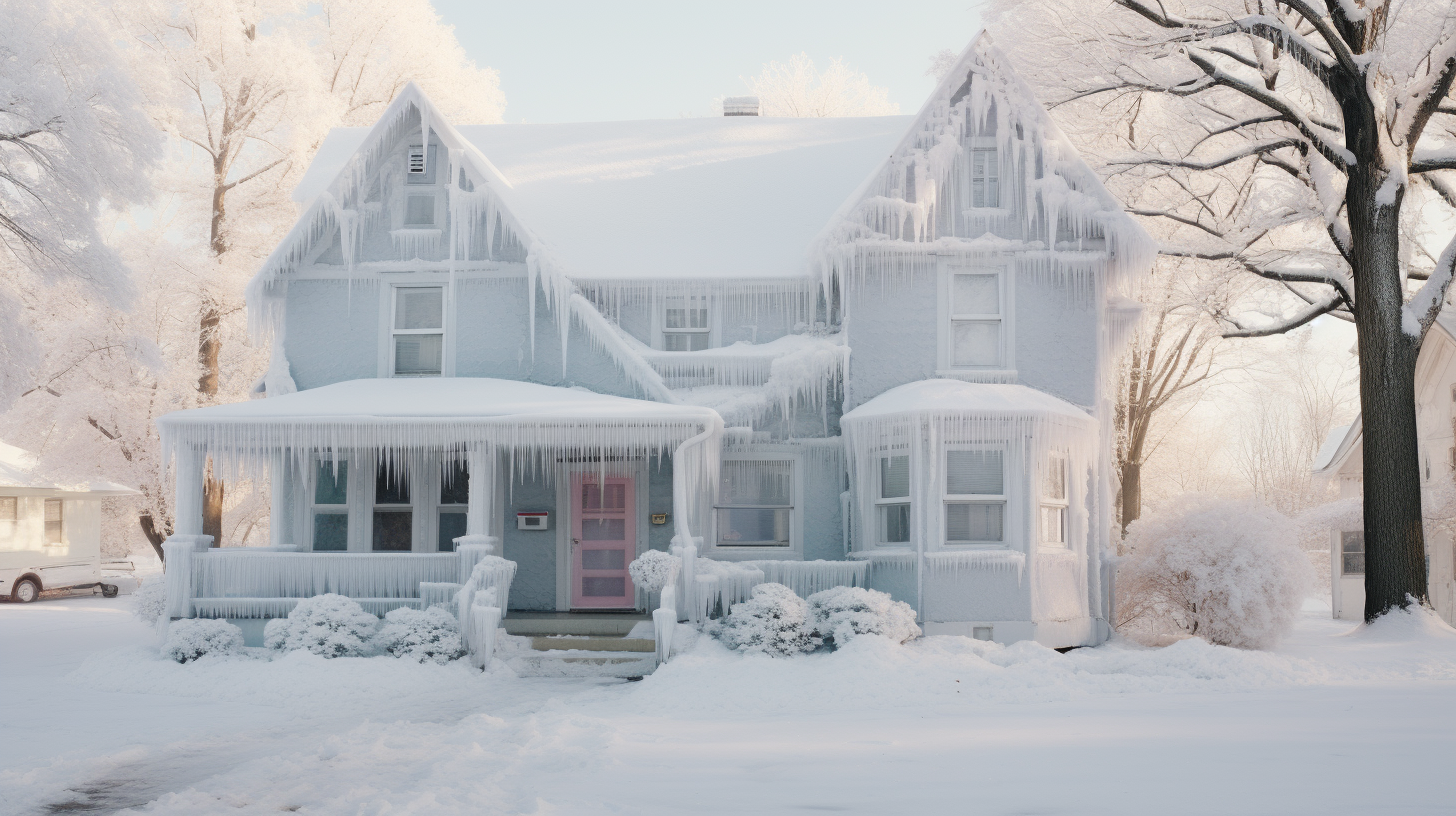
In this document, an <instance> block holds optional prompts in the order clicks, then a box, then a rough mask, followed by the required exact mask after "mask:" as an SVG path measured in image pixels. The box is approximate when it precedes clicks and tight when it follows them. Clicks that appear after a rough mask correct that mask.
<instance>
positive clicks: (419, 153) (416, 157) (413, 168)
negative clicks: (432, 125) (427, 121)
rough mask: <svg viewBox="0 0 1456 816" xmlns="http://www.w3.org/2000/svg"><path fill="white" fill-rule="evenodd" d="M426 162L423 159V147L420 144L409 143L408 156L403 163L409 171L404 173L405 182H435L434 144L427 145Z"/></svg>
mask: <svg viewBox="0 0 1456 816" xmlns="http://www.w3.org/2000/svg"><path fill="white" fill-rule="evenodd" d="M429 151H430V152H429V158H430V160H429V161H428V162H426V161H425V155H426V154H425V148H424V147H422V146H420V145H411V146H410V149H409V154H408V158H406V160H405V163H406V165H407V167H408V169H409V172H408V173H406V174H405V182H406V183H408V184H434V183H435V146H434V145H430V146H429Z"/></svg>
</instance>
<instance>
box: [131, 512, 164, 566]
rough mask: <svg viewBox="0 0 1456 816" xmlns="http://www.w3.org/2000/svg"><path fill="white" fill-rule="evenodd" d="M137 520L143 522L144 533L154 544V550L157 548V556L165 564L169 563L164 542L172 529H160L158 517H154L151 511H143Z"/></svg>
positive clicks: (149, 541) (150, 542)
mask: <svg viewBox="0 0 1456 816" xmlns="http://www.w3.org/2000/svg"><path fill="white" fill-rule="evenodd" d="M137 521H138V522H139V523H140V524H141V527H142V535H144V536H146V537H147V543H149V544H151V545H152V549H153V550H156V552H157V558H158V559H159V560H160V561H161V562H162V563H163V564H165V563H167V554H166V553H165V552H163V551H162V542H163V541H166V540H167V535H168V534H169V533H170V532H171V531H170V530H161V529H158V528H157V522H156V519H154V518H152V514H151V513H142V514H141V515H140V516H138V517H137Z"/></svg>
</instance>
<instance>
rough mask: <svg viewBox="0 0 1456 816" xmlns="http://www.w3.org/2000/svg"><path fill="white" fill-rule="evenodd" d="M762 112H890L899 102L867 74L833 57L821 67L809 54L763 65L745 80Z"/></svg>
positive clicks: (819, 114) (897, 109) (816, 114)
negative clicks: (875, 83) (755, 73)
mask: <svg viewBox="0 0 1456 816" xmlns="http://www.w3.org/2000/svg"><path fill="white" fill-rule="evenodd" d="M748 87H749V90H750V91H751V92H752V93H753V94H754V95H755V96H757V97H758V102H759V112H760V113H762V115H764V116H807V117H822V116H892V115H894V114H897V113H899V112H900V106H899V105H897V104H895V103H894V102H891V101H890V92H889V91H888V90H886V89H884V88H880V87H876V86H874V85H871V84H870V78H869V76H867V75H866V74H863V73H861V72H859V71H855V70H854V69H852V68H850V67H849V66H848V65H845V64H844V61H843V60H841V59H839V58H838V57H836V58H835V59H833V60H831V61H830V63H829V67H828V68H825V69H824V70H823V71H820V70H819V69H818V68H816V67H815V66H814V60H812V59H809V55H808V54H795V55H794V56H792V57H790V58H789V61H788V62H778V61H777V60H775V61H773V62H770V63H768V64H767V65H765V66H763V71H761V72H760V73H759V75H758V76H756V77H752V78H751V79H749V80H748Z"/></svg>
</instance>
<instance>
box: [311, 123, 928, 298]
mask: <svg viewBox="0 0 1456 816" xmlns="http://www.w3.org/2000/svg"><path fill="white" fill-rule="evenodd" d="M911 121H912V117H909V116H879V117H867V118H835V119H789V118H769V117H757V116H731V117H714V118H701V119H667V120H652V121H637V122H590V123H573V124H543V125H529V124H526V125H520V124H518V125H463V126H457V127H456V130H457V131H458V132H459V133H460V135H461V136H463V137H464V138H465V139H466V140H467V141H468V142H469V143H470V144H471V145H473V146H474V147H475V148H476V149H477V150H479V151H480V153H481V154H482V155H484V156H485V157H486V158H487V159H489V161H490V163H491V164H493V165H494V166H495V168H496V169H497V170H498V171H499V172H500V174H501V175H502V176H503V177H504V179H505V180H506V181H507V182H508V183H509V185H510V206H511V209H512V211H513V213H514V215H515V216H516V218H517V219H519V220H520V221H521V222H522V223H525V224H528V225H529V226H530V228H531V230H532V232H534V233H535V234H536V235H537V236H539V237H540V238H541V239H542V240H544V241H545V242H546V243H547V244H549V245H550V247H551V251H552V253H553V255H555V256H556V257H557V259H558V260H559V261H560V263H561V264H562V265H563V266H564V268H565V269H567V270H569V274H570V276H571V277H572V278H577V279H592V278H606V279H640V278H684V277H708V278H714V277H722V278H735V279H742V278H777V277H794V276H802V275H806V274H807V273H808V263H807V253H808V250H809V247H810V244H811V243H812V241H813V239H814V238H815V236H816V235H818V234H819V233H820V231H821V230H822V229H823V228H824V225H825V224H827V223H829V221H830V217H831V216H833V215H834V213H835V212H836V211H837V210H838V209H839V208H840V207H841V205H843V204H844V202H845V201H846V200H847V199H848V198H849V197H850V195H851V194H852V193H853V192H854V191H855V190H856V188H858V187H859V186H860V185H861V184H862V183H863V182H864V180H865V179H866V178H868V177H869V176H870V175H871V174H872V173H873V172H875V171H876V170H877V169H878V168H879V167H880V165H881V164H882V163H883V162H884V160H885V159H886V158H887V157H888V156H889V154H890V152H891V151H892V150H893V149H894V148H895V146H896V144H898V143H899V141H900V140H901V138H902V137H903V136H904V134H905V131H906V129H907V128H908V127H909V126H910V123H911ZM369 131H370V129H369V128H336V129H335V130H333V131H331V132H330V133H329V135H328V137H327V138H326V139H325V140H324V142H323V144H322V145H321V146H320V148H319V151H318V154H317V155H316V156H315V158H314V161H313V163H312V164H311V165H309V168H308V170H307V172H305V174H304V176H303V178H302V180H301V181H300V182H299V184H298V186H297V187H296V188H295V189H294V193H293V197H294V200H295V201H298V202H299V203H301V204H303V205H305V206H307V205H308V204H310V203H312V202H313V201H314V199H316V198H317V197H318V196H319V194H320V193H322V192H323V191H324V190H325V189H326V188H327V187H328V185H329V184H330V183H331V182H332V181H333V180H334V178H335V177H336V176H337V175H338V173H339V171H340V170H341V169H342V168H343V167H344V166H345V164H346V163H347V162H348V160H349V158H350V157H352V156H353V155H354V154H355V153H356V152H357V151H358V150H359V149H360V148H361V147H362V146H363V145H364V142H365V139H366V137H367V136H368V134H369Z"/></svg>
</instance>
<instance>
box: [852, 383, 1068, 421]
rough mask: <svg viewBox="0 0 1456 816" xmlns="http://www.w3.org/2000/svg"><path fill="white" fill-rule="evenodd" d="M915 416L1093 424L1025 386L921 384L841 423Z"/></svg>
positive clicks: (866, 407) (868, 405) (885, 395)
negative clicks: (934, 415) (927, 415)
mask: <svg viewBox="0 0 1456 816" xmlns="http://www.w3.org/2000/svg"><path fill="white" fill-rule="evenodd" d="M915 414H936V415H962V416H986V417H998V418H999V417H1016V418H1020V417H1025V418H1031V417H1049V418H1050V417H1055V418H1059V419H1062V420H1070V421H1073V422H1087V423H1091V422H1093V419H1092V417H1091V416H1090V415H1089V414H1088V413H1087V412H1086V411H1083V410H1082V409H1081V408H1078V407H1077V406H1075V405H1073V404H1071V403H1070V402H1067V401H1066V400H1063V399H1058V398H1057V397H1054V396H1052V395H1051V394H1048V393H1046V392H1044V391H1038V390H1036V389H1035V388H1029V387H1027V386H1024V385H1009V384H992V383H973V382H965V381H964V380H949V379H938V380H920V381H918V382H913V383H906V384H905V385H901V386H898V387H896V388H891V389H890V390H888V391H886V392H885V393H883V394H880V395H879V396H878V397H875V398H874V399H872V400H870V401H869V402H866V403H865V404H863V405H861V406H859V407H858V408H855V409H854V410H853V411H850V412H849V413H847V414H845V415H844V418H843V421H845V422H855V421H859V420H873V419H885V418H890V417H908V416H912V415H915Z"/></svg>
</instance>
